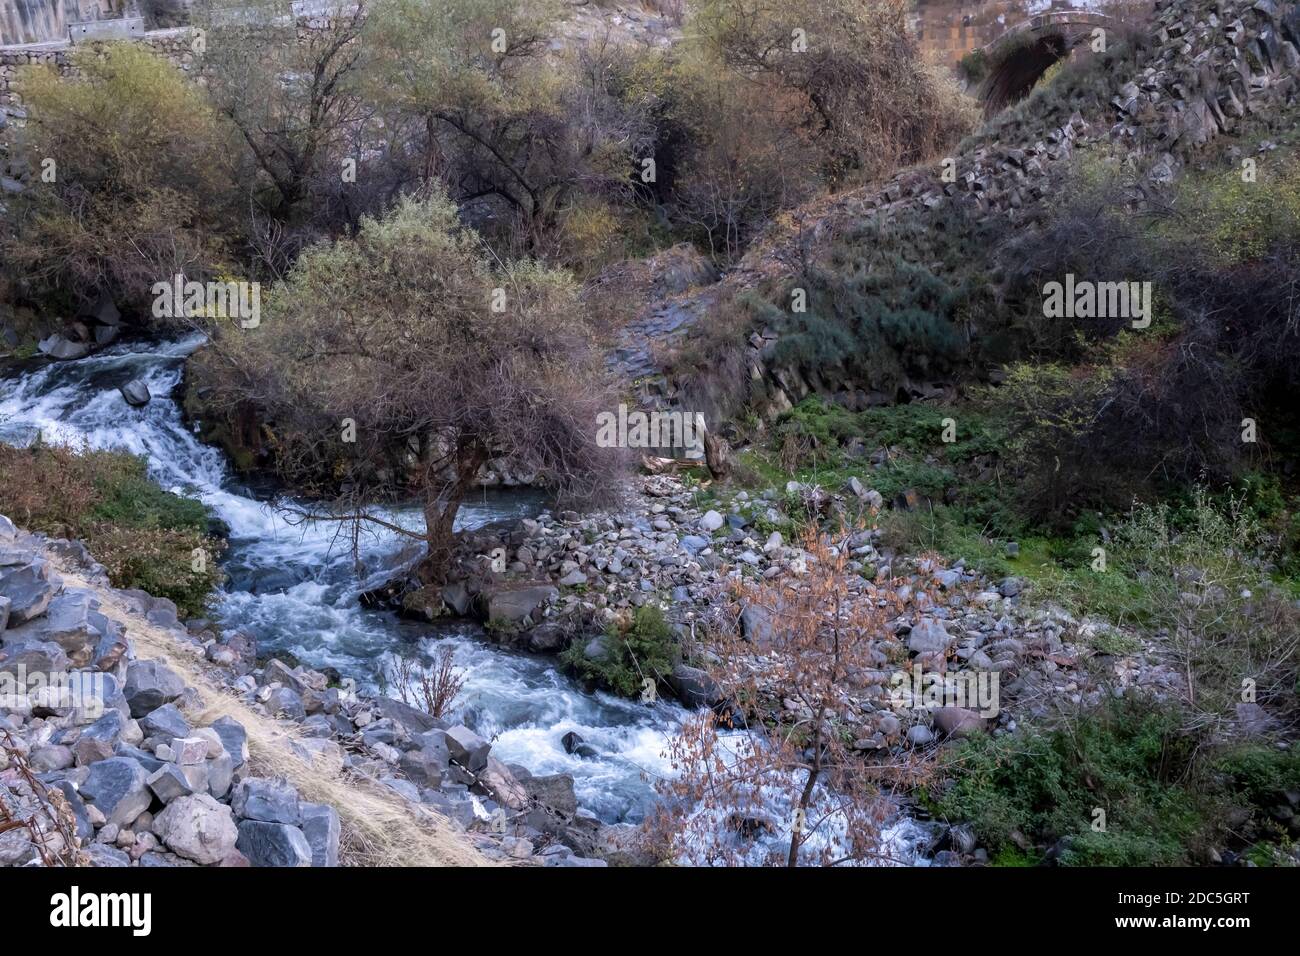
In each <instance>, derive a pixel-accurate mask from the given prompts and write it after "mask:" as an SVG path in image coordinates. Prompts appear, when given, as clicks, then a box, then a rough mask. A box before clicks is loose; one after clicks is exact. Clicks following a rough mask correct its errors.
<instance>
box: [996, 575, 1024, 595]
mask: <svg viewBox="0 0 1300 956" xmlns="http://www.w3.org/2000/svg"><path fill="white" fill-rule="evenodd" d="M1024 586H1025V583H1024V581H1022V580H1021V579H1020V578H1003V579H1002V580H1001V581H1000V582H999V583H998V593H999V594H1001V595H1002V596H1003V597H1015V596H1016V595H1017V594H1019V593H1020V592H1021V590H1022V589H1023V588H1024Z"/></svg>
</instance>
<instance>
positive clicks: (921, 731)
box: [907, 724, 934, 747]
mask: <svg viewBox="0 0 1300 956" xmlns="http://www.w3.org/2000/svg"><path fill="white" fill-rule="evenodd" d="M932 740H934V732H933V731H932V730H930V728H929V727H926V726H924V725H923V724H916V725H915V726H913V727H909V728H908V729H907V742H908V743H909V744H911V745H912V746H913V747H923V746H925V745H926V744H928V743H930V741H932Z"/></svg>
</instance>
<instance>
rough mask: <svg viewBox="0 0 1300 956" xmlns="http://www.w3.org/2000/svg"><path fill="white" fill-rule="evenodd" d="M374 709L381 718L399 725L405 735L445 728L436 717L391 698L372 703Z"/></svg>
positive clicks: (382, 698) (381, 698) (379, 699)
mask: <svg viewBox="0 0 1300 956" xmlns="http://www.w3.org/2000/svg"><path fill="white" fill-rule="evenodd" d="M374 707H375V709H376V710H377V711H378V712H379V716H380V717H381V718H387V719H388V720H391V721H392V722H393V723H395V724H398V725H400V726H401V728H402V729H403V730H405V731H406V733H407V734H422V733H425V732H426V731H430V730H439V729H442V728H444V727H446V726H447V725H446V724H445V723H443V722H442V721H441V720H439V719H438V718H437V717H433V716H431V715H429V714H426V713H425V712H424V711H422V710H419V709H418V708H415V707H412V706H411V705H410V704H404V703H402V702H401V701H400V700H395V699H394V698H392V697H380V698H378V699H377V700H376V701H375V702H374Z"/></svg>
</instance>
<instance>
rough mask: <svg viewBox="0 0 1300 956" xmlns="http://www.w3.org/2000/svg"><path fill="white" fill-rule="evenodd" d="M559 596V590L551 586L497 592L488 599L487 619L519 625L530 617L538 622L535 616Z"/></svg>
mask: <svg viewBox="0 0 1300 956" xmlns="http://www.w3.org/2000/svg"><path fill="white" fill-rule="evenodd" d="M559 596H560V592H559V590H558V589H557V588H555V587H554V586H552V585H549V584H547V585H538V586H534V587H526V588H513V589H511V590H503V591H497V592H495V593H494V594H493V595H492V596H491V597H490V598H488V602H487V618H488V620H489V621H494V622H499V623H504V624H518V623H520V622H521V621H524V620H525V619H527V618H529V617H533V619H534V620H536V617H535V616H534V615H536V614H537V612H539V611H540V609H541V608H542V607H543V606H544V605H546V604H547V603H549V602H551V601H554V600H555V599H556V598H558V597H559Z"/></svg>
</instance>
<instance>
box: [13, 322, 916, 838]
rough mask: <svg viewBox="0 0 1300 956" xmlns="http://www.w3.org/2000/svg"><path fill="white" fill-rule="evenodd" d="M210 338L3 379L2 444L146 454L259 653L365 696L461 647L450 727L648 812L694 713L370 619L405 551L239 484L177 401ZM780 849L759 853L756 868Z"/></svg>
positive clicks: (508, 506)
mask: <svg viewBox="0 0 1300 956" xmlns="http://www.w3.org/2000/svg"><path fill="white" fill-rule="evenodd" d="M201 343H202V338H201V337H199V336H190V337H187V338H183V339H180V340H177V341H173V342H162V343H159V342H147V343H143V342H136V343H129V344H123V345H118V346H115V347H113V348H111V349H108V350H105V351H103V352H100V353H97V354H96V355H94V356H91V357H89V358H85V359H81V360H79V361H75V362H56V363H51V364H48V365H44V366H39V367H35V368H33V369H32V370H30V371H27V372H25V373H21V374H16V375H13V376H11V377H10V378H9V379H8V380H5V381H0V440H6V441H18V440H21V439H24V438H27V437H29V436H30V435H31V434H32V433H33V431H34V430H39V431H40V434H41V436H42V439H43V440H44V441H47V442H51V443H58V444H72V445H78V446H80V445H88V446H90V447H92V448H117V449H125V450H127V451H130V452H132V453H134V454H137V455H141V456H143V457H144V458H145V459H146V461H147V462H148V465H149V471H150V474H151V475H152V477H153V478H154V479H155V480H157V481H158V482H159V483H160V484H161V485H163V486H164V487H165V488H168V489H169V490H171V491H174V492H176V493H178V494H184V495H189V496H192V497H195V498H198V499H200V500H202V501H203V502H204V503H205V504H207V505H208V506H209V507H210V508H211V509H212V510H213V512H214V513H215V514H216V515H217V516H218V517H220V518H221V519H222V520H223V521H224V522H225V523H226V524H227V526H228V527H229V540H230V550H229V551H228V552H227V554H226V555H225V558H224V564H223V567H224V568H225V570H226V572H227V575H228V581H227V584H226V589H225V590H224V591H223V592H222V593H221V595H220V596H219V598H218V600H217V602H216V607H215V609H214V613H215V616H216V618H217V619H218V620H219V622H220V623H221V625H222V626H223V627H225V628H235V627H242V628H247V629H248V630H249V631H251V632H252V633H253V634H254V635H256V637H257V639H258V643H259V646H260V647H261V648H262V649H264V650H271V651H287V652H290V653H292V654H293V655H294V656H295V657H297V658H298V659H299V660H301V661H303V662H304V663H306V664H308V665H310V666H313V667H325V666H330V667H334V668H336V669H337V670H338V671H339V672H340V673H342V674H345V675H348V676H351V677H353V678H355V679H357V680H358V681H359V682H361V683H362V684H363V685H365V686H367V687H370V688H374V687H375V686H376V684H377V683H378V681H379V679H380V677H381V675H382V674H384V673H386V672H390V671H391V662H392V660H393V656H394V655H395V653H398V652H405V653H409V652H410V651H411V649H412V648H418V649H419V650H420V651H421V652H423V653H425V654H428V653H429V652H430V651H431V650H432V649H433V648H434V647H439V646H450V647H452V648H453V649H454V662H455V664H456V666H457V668H458V670H459V671H460V672H461V674H462V675H463V676H464V678H465V685H464V689H463V690H462V692H461V695H460V697H459V698H458V703H457V713H456V715H455V716H456V717H457V718H459V719H461V720H463V721H464V722H465V723H467V724H468V725H469V726H471V727H473V728H475V729H476V730H477V731H478V732H479V733H481V734H483V735H484V736H485V737H489V738H493V753H494V754H495V755H496V756H497V757H498V758H499V759H501V760H503V761H505V762H507V763H516V764H519V765H522V766H524V767H526V768H528V769H529V770H530V771H532V772H533V773H534V774H552V773H567V774H571V775H572V776H573V778H574V787H575V791H576V793H577V796H578V800H579V802H580V804H581V805H582V806H583V807H585V808H586V809H588V810H590V811H592V812H593V813H595V814H596V815H597V816H599V817H600V818H601V819H602V820H603V821H605V822H607V823H614V822H621V821H635V820H638V819H640V818H641V817H642V816H644V814H645V812H646V811H647V809H648V808H649V806H650V804H651V801H652V800H653V797H654V791H653V784H654V781H655V779H657V778H658V777H659V776H660V775H663V774H666V773H668V772H669V767H668V762H667V760H666V757H665V751H666V749H667V741H668V736H669V734H671V733H673V732H674V730H675V729H676V728H677V727H678V726H679V725H680V723H681V721H682V720H683V719H684V718H685V716H686V713H685V711H683V710H682V709H681V708H680V707H678V706H676V705H675V704H672V703H670V702H666V701H660V702H659V703H657V704H655V705H654V706H652V707H647V706H645V705H643V704H641V703H639V702H632V701H627V700H623V699H621V698H616V697H612V696H610V695H607V694H602V693H596V694H587V693H584V692H583V691H582V689H581V688H580V687H579V686H577V685H576V684H575V683H574V682H573V681H571V680H570V679H569V678H567V677H565V676H564V675H563V674H561V673H560V672H559V671H558V670H557V669H556V668H555V666H554V663H553V661H552V660H551V659H550V658H547V657H535V656H531V655H527V654H521V653H516V652H513V651H509V650H504V649H502V648H500V647H497V646H494V645H492V644H490V643H488V642H487V641H485V640H484V639H483V636H482V632H481V631H480V630H479V629H478V628H477V627H475V626H473V625H469V624H463V623H461V624H454V625H445V624H444V625H417V624H413V623H411V622H408V621H401V620H398V619H397V617H396V616H395V615H393V614H392V613H390V612H385V611H377V610H366V609H363V608H362V607H361V606H360V604H359V602H358V600H357V599H358V595H359V594H360V592H361V591H362V590H364V589H366V588H368V587H373V586H375V585H377V584H379V583H381V582H382V581H383V580H384V578H385V576H386V575H387V574H389V573H391V571H392V569H393V568H394V567H396V566H397V565H399V564H400V563H401V561H402V560H403V558H404V548H403V543H402V541H401V540H400V539H399V538H398V537H397V536H396V535H394V534H392V533H391V532H385V531H380V532H377V533H372V534H369V535H367V536H365V537H364V538H363V539H362V542H361V549H360V550H361V554H360V555H359V560H360V568H359V567H358V558H357V556H354V555H353V554H352V551H351V548H350V546H349V545H348V544H347V542H345V541H343V540H342V539H340V538H338V537H337V525H334V524H328V523H302V522H299V521H291V520H289V518H288V517H286V515H287V512H286V511H284V510H283V508H281V507H277V505H283V504H284V503H285V502H282V501H281V502H277V501H275V500H268V499H267V498H266V497H265V496H260V495H257V494H255V493H254V492H253V491H252V490H251V489H249V488H248V487H246V486H245V485H243V484H242V483H241V482H240V481H239V480H238V479H237V478H236V477H235V476H234V475H233V474H232V473H231V471H230V469H229V468H228V467H227V463H226V460H225V457H224V455H223V454H222V452H220V451H219V450H217V449H215V448H212V447H209V446H206V445H204V444H202V443H201V442H199V441H198V439H197V438H195V436H194V435H193V434H192V433H191V431H190V430H189V429H188V428H186V426H185V424H184V422H183V421H182V419H181V414H180V408H179V406H178V405H177V403H176V402H175V401H174V400H172V399H171V397H170V396H171V393H172V391H173V390H174V389H175V387H176V386H177V384H178V383H179V381H180V377H181V372H182V367H183V365H184V362H185V358H186V357H187V356H188V355H189V354H190V353H191V352H192V351H193V350H194V349H195V348H197V347H198V346H199V345H200V344H201ZM134 378H139V379H142V380H143V381H144V382H145V383H147V384H148V386H149V390H150V392H151V393H152V394H153V396H154V398H153V400H152V401H151V402H150V403H149V404H148V405H146V406H145V407H144V408H140V409H135V408H131V407H129V406H128V405H127V404H126V402H125V401H124V400H123V398H122V396H121V394H120V393H119V392H118V390H117V386H118V385H121V384H124V383H126V382H128V381H130V380H131V379H134ZM544 505H545V502H544V501H543V499H542V498H541V497H540V496H538V495H536V494H532V493H504V492H498V493H492V494H483V495H479V496H476V497H475V498H474V499H473V500H471V501H469V502H467V503H466V504H465V505H464V506H462V508H461V511H460V516H459V519H458V521H459V526H460V527H475V526H478V525H481V524H483V523H485V522H488V521H493V520H497V519H501V518H505V517H510V516H519V515H524V514H530V513H536V512H537V511H538V510H540V509H541V508H542V507H544ZM386 517H388V518H389V519H390V520H394V521H396V522H399V523H405V522H409V523H410V524H411V525H412V526H414V525H415V523H417V522H418V521H419V520H420V518H419V514H418V512H416V511H415V510H413V509H412V510H409V511H401V510H398V511H394V512H392V513H390V514H388V515H387V516H386ZM569 731H576V732H577V733H578V734H580V735H581V736H582V737H583V739H584V740H585V741H586V742H587V743H589V744H591V745H592V746H593V747H594V748H595V749H596V750H597V751H599V753H600V756H599V757H595V758H580V757H576V756H571V755H569V754H566V753H565V752H564V748H563V747H562V746H561V743H560V741H561V738H563V737H564V735H565V734H566V733H568V732H569ZM793 789H794V788H792V787H783V788H773V794H774V796H773V804H774V805H773V807H772V812H773V813H774V814H776V815H777V817H778V818H780V817H781V816H782V811H781V809H780V801H781V799H784V797H783V796H782V794H781V793H778V792H777V791H784V792H793ZM830 830H831V831H832V833H831V838H832V839H833V827H832V828H830ZM885 837H886V844H887V848H888V850H889V852H890V853H891V855H892V856H894V857H895V858H897V859H899V860H900V861H911V860H913V859H914V856H915V854H914V847H915V846H916V845H917V844H918V843H922V842H924V841H925V839H926V834H925V833H924V832H923V831H921V830H920V829H918V828H917V827H915V826H914V825H913V824H912V823H911V822H910V821H908V820H906V819H903V820H902V821H900V823H899V824H897V825H896V826H894V827H891V828H890V829H889V830H888V831H887V833H886V834H885ZM769 842H770V843H772V844H773V845H775V844H778V843H780V838H779V837H778V838H776V839H774V840H772V841H769ZM772 848H773V847H772V846H768V847H766V848H764V847H760V846H755V847H754V848H753V857H754V861H755V862H757V860H758V859H760V858H761V857H763V856H764V855H765V849H767V850H770V849H772ZM690 859H691V855H690V853H689V852H688V853H687V857H686V860H687V861H690Z"/></svg>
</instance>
